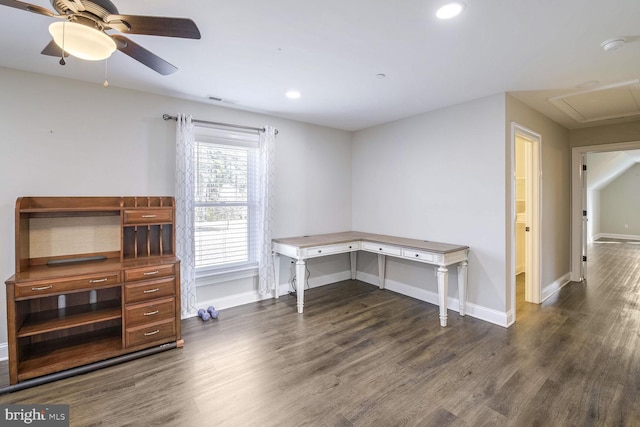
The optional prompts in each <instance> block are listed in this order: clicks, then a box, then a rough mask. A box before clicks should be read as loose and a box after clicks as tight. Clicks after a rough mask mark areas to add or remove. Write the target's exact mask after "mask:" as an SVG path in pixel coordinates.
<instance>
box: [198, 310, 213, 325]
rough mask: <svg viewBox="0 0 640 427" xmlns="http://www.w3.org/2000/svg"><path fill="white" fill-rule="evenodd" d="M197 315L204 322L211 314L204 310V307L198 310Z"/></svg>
mask: <svg viewBox="0 0 640 427" xmlns="http://www.w3.org/2000/svg"><path fill="white" fill-rule="evenodd" d="M198 317H200V318H201V319H202V320H203V321H205V322H206V321H207V320H209V319H211V315H210V314H209V313H208V312H206V311H204V308H201V309H200V310H198Z"/></svg>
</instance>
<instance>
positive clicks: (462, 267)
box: [272, 231, 469, 327]
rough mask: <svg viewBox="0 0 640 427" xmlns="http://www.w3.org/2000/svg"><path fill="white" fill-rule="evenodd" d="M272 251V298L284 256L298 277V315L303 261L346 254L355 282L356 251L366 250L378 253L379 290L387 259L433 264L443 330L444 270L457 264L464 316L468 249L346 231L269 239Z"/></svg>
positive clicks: (301, 306) (446, 280) (446, 273)
mask: <svg viewBox="0 0 640 427" xmlns="http://www.w3.org/2000/svg"><path fill="white" fill-rule="evenodd" d="M272 250H273V258H274V267H275V268H274V270H275V283H276V293H275V296H276V298H277V297H278V286H279V283H280V255H285V256H288V257H290V258H293V259H295V260H296V277H298V278H300V279H299V280H298V283H299V285H298V287H297V289H296V293H297V298H298V299H297V304H298V313H302V311H303V309H304V279H303V278H304V277H305V269H306V260H307V259H310V258H317V257H321V256H327V255H334V254H340V253H347V252H348V253H349V254H350V256H351V279H352V280H355V278H356V259H357V258H356V254H357V251H367V252H374V253H377V254H378V279H379V286H380V289H384V285H385V283H384V276H385V266H386V257H387V256H392V257H397V258H402V259H409V260H413V261H417V262H422V263H427V264H432V265H437V266H438V304H439V306H440V325H441V326H443V327H444V326H447V294H448V288H449V269H448V268H447V267H448V266H450V265H452V264H458V298H459V300H460V309H459V312H460V315H461V316H464V315H465V304H466V294H467V265H468V252H469V247H468V246H460V245H452V244H449V243H438V242H429V241H425V240H417V239H406V238H402V237H394V236H384V235H380V234H371V233H361V232H358V231H347V232H342V233H331V234H318V235H314V236H300V237H288V238H284V239H273V241H272Z"/></svg>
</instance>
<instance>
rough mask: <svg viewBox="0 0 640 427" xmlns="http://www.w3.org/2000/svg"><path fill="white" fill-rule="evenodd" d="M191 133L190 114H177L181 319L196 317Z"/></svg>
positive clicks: (177, 233)
mask: <svg viewBox="0 0 640 427" xmlns="http://www.w3.org/2000/svg"><path fill="white" fill-rule="evenodd" d="M193 156H194V132H193V123H192V119H191V116H190V115H185V114H178V117H177V125H176V189H175V197H176V255H177V256H178V258H180V294H181V306H182V313H181V316H182V317H183V318H184V317H190V316H195V314H196V310H197V306H196V269H195V243H194V226H193V223H194V208H193V205H194V197H195V191H194V177H195V173H194V159H193Z"/></svg>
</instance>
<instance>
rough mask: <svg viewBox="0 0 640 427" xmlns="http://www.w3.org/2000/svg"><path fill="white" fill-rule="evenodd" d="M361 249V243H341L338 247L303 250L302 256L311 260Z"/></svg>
mask: <svg viewBox="0 0 640 427" xmlns="http://www.w3.org/2000/svg"><path fill="white" fill-rule="evenodd" d="M358 249H360V242H349V243H340V244H338V245H327V246H315V247H312V248H305V249H303V250H302V256H304V257H305V258H311V257H314V256H323V255H331V254H339V253H344V252H351V251H357V250H358Z"/></svg>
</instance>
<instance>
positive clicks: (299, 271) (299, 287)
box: [296, 259, 307, 313]
mask: <svg viewBox="0 0 640 427" xmlns="http://www.w3.org/2000/svg"><path fill="white" fill-rule="evenodd" d="M306 273H307V269H306V267H305V262H304V260H303V259H299V260H298V261H296V294H297V296H298V313H302V310H303V307H304V276H305V275H306Z"/></svg>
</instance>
